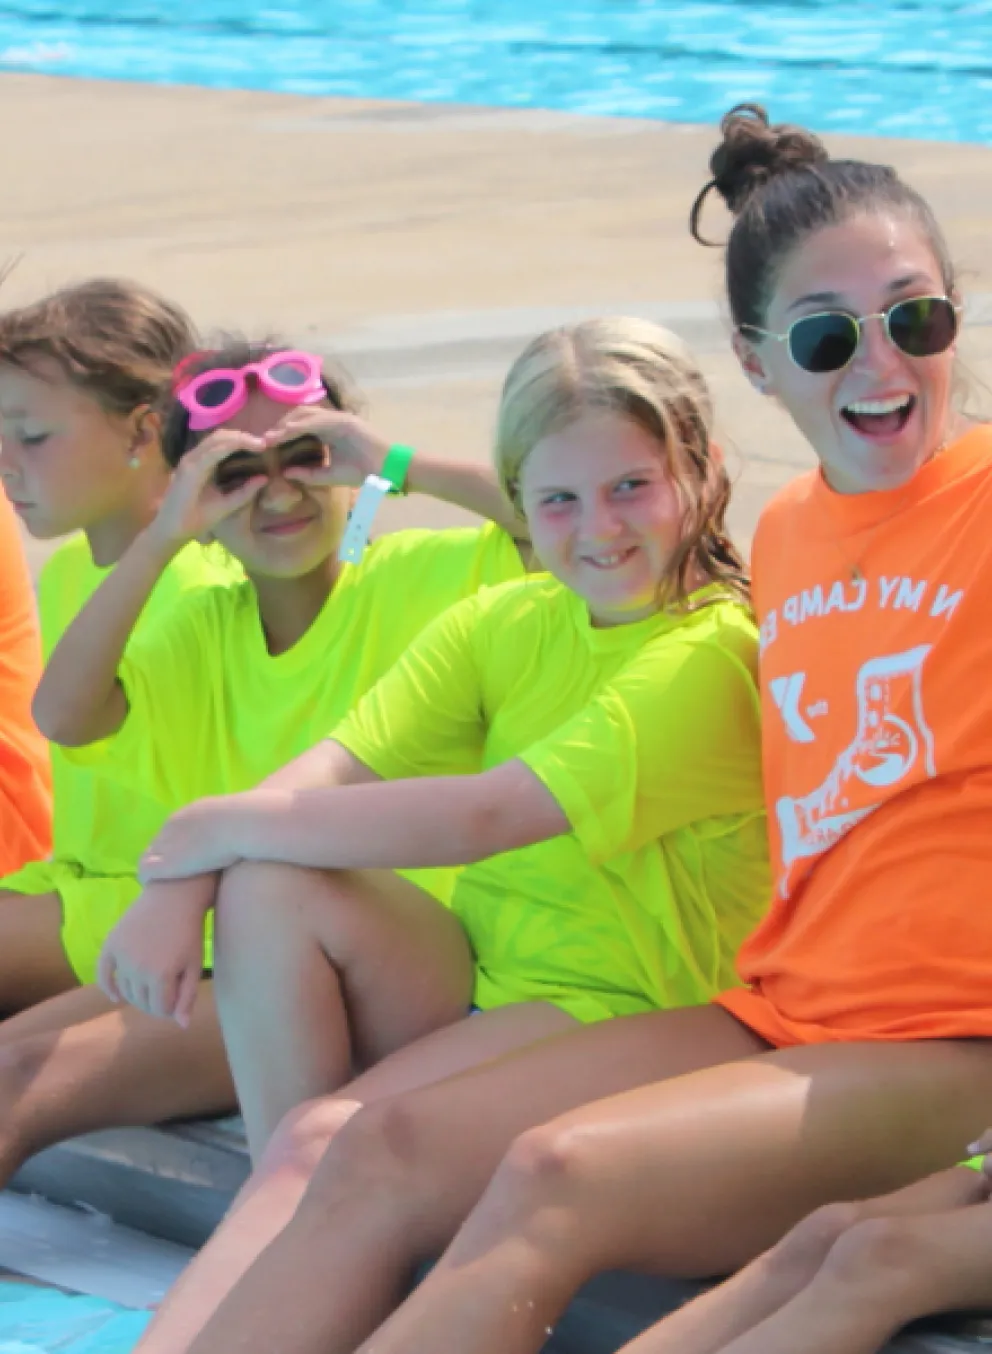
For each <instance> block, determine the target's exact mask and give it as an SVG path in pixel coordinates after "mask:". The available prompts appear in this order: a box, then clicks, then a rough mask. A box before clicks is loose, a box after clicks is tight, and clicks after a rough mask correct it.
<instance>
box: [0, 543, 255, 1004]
mask: <svg viewBox="0 0 992 1354" xmlns="http://www.w3.org/2000/svg"><path fill="white" fill-rule="evenodd" d="M109 573H110V569H109V568H99V567H98V566H97V565H95V564H94V563H93V556H92V555H91V554H90V548H89V543H88V541H87V540H86V537H85V536H82V535H79V536H73V537H71V538H70V539H69V540H68V541H66V542H65V544H64V545H61V546H60V547H59V548H58V549H57V550H56V551H55V553H54V554H53V555H52V556H51V557H50V558H49V559H48V561H47V563H46V564H45V567H44V568H43V569H42V572H41V577H40V579H39V580H38V609H39V612H40V616H41V630H42V643H43V646H44V653H45V659H46V661H47V659H48V656H49V654H50V653H51V652H52V650H53V649H54V648H55V645H56V644H57V643H58V641H59V640H60V639H61V638H62V635H63V633H64V631H65V630H66V629H67V627H68V626H69V624H70V623H71V622H72V621H73V620H74V619H75V617H76V616H77V614H78V613H79V611H80V610H81V609H82V608H83V606H84V605H85V604H86V602H87V601H88V600H89V598H90V596H91V595H92V594H93V593H94V592H95V591H96V589H97V588H98V587H99V586H100V584H101V583H102V582H103V580H104V579H105V578H106V577H107V575H108V574H109ZM242 576H243V575H242V574H241V570H240V568H236V567H235V566H234V565H233V563H232V562H231V561H230V560H229V559H228V558H227V557H226V556H225V555H224V553H223V552H222V551H220V550H217V549H204V548H203V547H202V546H199V545H189V546H187V547H186V549H185V550H182V551H180V553H179V554H178V555H177V556H176V557H175V559H173V560H172V562H171V563H170V564H169V566H168V568H167V569H165V570H164V571H163V573H162V576H161V578H160V579H159V580H158V582H157V583H156V585H155V588H154V590H153V591H152V593H151V596H150V597H149V599H148V602H147V604H146V605H145V608H144V610H143V611H142V613H141V616H140V618H139V620H138V624H137V625H136V627H135V630H134V633H133V636H132V639H131V641H130V643H131V644H135V643H138V642H140V641H141V639H142V637H143V636H144V635H146V634H147V633H148V632H149V630H150V629H153V628H154V627H155V625H156V624H157V623H158V622H159V620H160V619H161V618H162V617H163V616H164V615H165V614H166V613H168V611H169V610H170V609H171V608H172V607H173V605H175V604H176V603H177V601H178V599H179V598H181V597H183V596H184V595H186V594H188V593H191V592H193V591H200V590H202V589H204V588H205V587H208V586H217V587H224V586H226V585H228V584H230V583H231V582H233V581H235V580H237V579H239V578H241V577H242ZM51 761H52V781H53V786H54V821H53V838H54V843H53V851H52V857H51V859H49V860H43V861H34V862H32V863H31V864H29V865H26V866H25V867H24V868H23V869H21V870H18V871H17V872H16V874H11V875H8V876H7V877H6V878H5V879H2V880H0V888H5V889H11V890H13V891H14V892H16V893H26V894H33V895H37V894H41V893H57V894H59V896H60V898H61V900H62V943H63V946H64V947H65V952H66V956H67V957H68V959H69V962H70V963H71V964H72V967H73V970H74V972H75V973H76V976H77V978H79V980H80V982H84V983H87V982H93V981H94V979H95V976H96V961H97V958H98V956H99V952H100V948H101V946H102V944H103V941H104V940H105V939H106V937H107V934H108V933H109V931H110V930H111V929H112V928H113V927H114V926H115V925H116V923H117V922H118V920H119V919H120V917H121V916H122V915H123V913H124V912H125V911H126V910H127V908H128V907H129V906H130V905H131V903H132V902H133V901H134V899H135V898H136V897H137V895H138V893H139V892H140V886H139V884H138V881H137V878H136V877H135V871H136V868H137V862H138V858H139V856H140V855H141V853H142V851H143V850H144V849H145V847H146V846H147V845H148V843H149V842H150V841H151V839H152V838H153V837H154V836H155V834H156V832H158V830H159V828H160V827H161V826H162V823H163V822H164V821H165V819H166V817H167V811H166V809H165V808H164V807H163V806H162V804H161V803H159V802H157V801H156V800H155V799H154V798H153V797H151V796H150V795H147V794H141V793H136V792H135V791H134V790H133V789H126V790H125V789H124V788H122V786H121V785H120V784H119V783H118V782H117V781H115V780H111V779H110V778H109V777H107V776H105V775H102V774H100V773H99V772H96V771H94V770H92V769H90V768H87V767H82V766H77V765H74V764H73V762H72V761H71V760H70V759H69V758H68V757H67V756H66V755H65V752H64V750H63V749H62V748H60V747H56V746H52V747H51Z"/></svg>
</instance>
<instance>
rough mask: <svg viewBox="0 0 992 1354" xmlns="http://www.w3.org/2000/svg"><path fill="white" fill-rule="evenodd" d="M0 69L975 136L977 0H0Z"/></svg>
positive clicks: (991, 17) (985, 15) (989, 30)
mask: <svg viewBox="0 0 992 1354" xmlns="http://www.w3.org/2000/svg"><path fill="white" fill-rule="evenodd" d="M0 70H22V71H25V70H26V71H44V72H50V73H55V74H62V75H82V76H95V77H102V78H108V79H127V80H141V81H152V82H156V83H181V84H197V85H213V86H219V87H226V88H245V89H267V90H280V91H284V92H287V93H293V94H308V95H315V94H338V95H358V96H362V97H366V98H377V99H380V98H382V99H418V100H428V101H440V102H454V103H467V104H498V105H505V106H513V107H526V108H558V109H568V110H571V111H574V112H580V113H605V114H618V115H621V116H630V117H648V118H662V119H665V120H669V121H676V122H712V121H713V120H714V119H715V118H717V117H718V116H719V114H720V113H721V112H722V111H724V110H725V109H726V108H727V106H728V105H729V104H730V103H732V102H734V101H736V100H739V99H761V100H763V101H766V102H767V103H768V104H769V105H770V107H771V110H772V113H773V115H774V116H775V117H777V118H781V119H791V120H797V121H803V122H806V123H807V124H808V125H812V126H814V127H816V128H818V129H820V130H824V131H850V132H861V131H864V132H876V133H881V134H884V135H892V136H912V137H925V138H928V139H938V140H961V141H978V142H985V143H987V144H992V2H990V0H959V2H958V3H952V2H951V0H929V3H919V2H918V0H904V2H903V3H897V2H896V0H708V2H707V3H693V2H692V0H684V2H683V3H679V2H678V0H674V3H660V2H659V0H195V2H194V0H7V3H4V0H0Z"/></svg>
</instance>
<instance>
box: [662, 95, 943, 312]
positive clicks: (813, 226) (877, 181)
mask: <svg viewBox="0 0 992 1354" xmlns="http://www.w3.org/2000/svg"><path fill="white" fill-rule="evenodd" d="M720 131H721V133H722V135H723V139H722V141H721V142H720V145H719V146H717V148H716V150H715V151H714V152H713V155H712V157H711V159H710V173H711V174H712V178H711V179H710V181H709V183H707V184H706V186H705V187H704V188H703V189H702V191H701V192H700V193H699V195H698V196H697V198H696V200H695V202H694V203H693V204H692V210H691V212H690V214H689V229H690V231H691V233H692V235H693V237H694V239H696V240H698V241H699V243H700V244H712V243H713V241H711V240H706V239H704V238H703V235H702V233H701V230H700V218H701V215H702V209H703V206H704V204H705V202H706V199H707V197H708V196H709V194H710V193H711V192H712V191H713V190H716V192H717V193H718V194H719V195H720V197H722V198H723V200H724V202H725V203H726V204H727V207H728V208H729V209H730V211H731V212H732V213H733V215H734V217H735V218H736V219H735V220H734V224H733V227H732V229H731V231H730V236H729V239H728V241H727V252H726V286H727V299H728V302H729V305H730V313H731V317H732V319H733V322H734V325H735V326H736V327H737V328H738V329H748V328H759V329H760V328H763V327H764V324H765V315H766V311H767V308H768V303H769V301H770V299H771V297H772V294H773V292H774V290H775V282H776V278H777V276H778V272H779V270H780V269H781V267H782V264H783V262H784V260H785V258H786V256H787V255H788V254H789V253H791V251H792V250H793V249H795V248H796V246H797V245H798V244H799V243H800V242H801V241H802V240H803V239H804V238H805V237H806V236H807V235H811V234H812V233H813V232H814V231H817V230H820V229H822V228H823V227H824V226H833V225H837V224H839V223H840V222H841V221H845V220H848V219H849V218H850V217H851V216H853V215H855V214H857V213H861V212H876V211H885V210H893V211H896V212H900V213H902V214H904V215H906V216H909V217H910V218H911V219H912V220H913V221H915V222H916V224H917V225H918V226H919V227H920V229H921V230H922V231H923V234H924V235H925V236H926V238H927V240H928V241H929V243H930V247H931V248H932V250H933V253H934V257H935V258H936V260H937V262H938V264H939V266H940V270H941V275H942V278H943V283H944V288H945V290H946V292H947V295H948V296H950V295H952V294H953V292H954V266H953V264H952V262H951V256H950V252H949V250H948V248H947V242H946V240H945V239H944V235H943V232H942V231H941V229H940V226H939V225H938V224H937V221H936V218H935V217H934V214H933V212H932V211H931V209H930V207H929V205H928V203H927V202H926V201H925V199H924V198H923V197H921V196H920V194H919V193H918V192H917V191H916V190H915V189H914V188H910V186H909V185H908V184H907V183H904V182H903V180H902V179H900V177H899V175H898V174H897V173H896V171H895V170H894V169H892V168H891V167H890V166H888V165H877V164H871V163H869V162H867V161H864V160H832V159H831V158H830V156H829V155H828V154H827V151H826V148H825V147H824V145H823V143H822V142H821V141H820V140H819V138H818V137H816V136H814V135H813V133H812V132H808V131H806V130H805V128H803V127H793V126H790V125H789V124H787V123H778V124H772V123H770V122H769V121H768V114H767V113H766V112H765V110H764V108H762V107H761V106H760V105H758V104H752V103H742V104H738V105H737V106H736V107H735V108H732V109H731V110H730V112H729V113H727V115H726V116H725V117H724V118H723V120H722V121H721V123H720Z"/></svg>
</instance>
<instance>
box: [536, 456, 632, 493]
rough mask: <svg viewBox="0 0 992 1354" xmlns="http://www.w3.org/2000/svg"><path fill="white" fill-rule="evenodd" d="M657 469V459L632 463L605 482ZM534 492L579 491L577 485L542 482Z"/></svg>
mask: <svg viewBox="0 0 992 1354" xmlns="http://www.w3.org/2000/svg"><path fill="white" fill-rule="evenodd" d="M657 469H659V466H658V463H657V462H656V461H650V462H647V461H646V462H645V463H644V464H643V465H632V466H630V467H629V468H628V469H627V470H621V471H620V473H619V474H617V475H612V476H611V477H610V478H609V479H608V480H605V481H604V483H605V484H616V483H617V482H618V481H619V480H630V479H634V478H635V476H638V475H650V474H652V473H653V472H654V471H656V470H657ZM532 492H533V493H535V494H561V493H567V494H574V493H576V492H577V491H576V489H575V486H574V485H571V484H541V485H538V486H536V487H535V489H534V490H533V491H532Z"/></svg>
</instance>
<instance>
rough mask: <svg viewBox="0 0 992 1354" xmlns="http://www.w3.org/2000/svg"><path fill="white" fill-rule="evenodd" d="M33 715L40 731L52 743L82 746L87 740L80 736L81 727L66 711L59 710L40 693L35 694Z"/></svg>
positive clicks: (32, 706) (32, 707)
mask: <svg viewBox="0 0 992 1354" xmlns="http://www.w3.org/2000/svg"><path fill="white" fill-rule="evenodd" d="M31 715H32V718H33V719H34V722H35V724H36V725H37V727H38V729H39V731H40V732H41V733H42V734H44V736H45V737H46V738H47V739H48V741H49V742H50V743H56V744H57V745H58V746H59V747H64V748H73V747H81V746H82V745H83V744H84V743H85V742H86V741H87V740H86V739H85V738H80V736H79V729H78V728H77V727H76V725H75V724H74V722H73V720H72V719H71V718H70V717H67V714H66V711H64V710H59V709H58V708H57V706H54V705H53V704H52V703H51V702H50V701H47V700H45V699H44V697H43V696H41V695H40V694H39V695H37V696H35V698H34V701H33V702H32V705H31Z"/></svg>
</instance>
